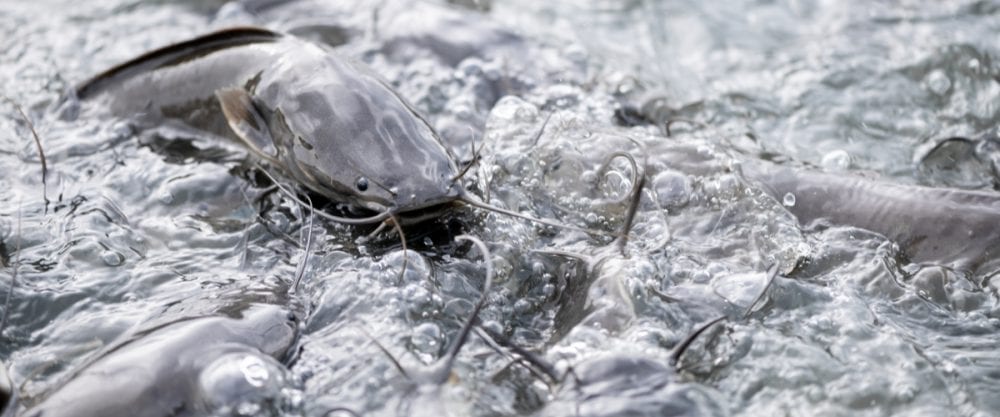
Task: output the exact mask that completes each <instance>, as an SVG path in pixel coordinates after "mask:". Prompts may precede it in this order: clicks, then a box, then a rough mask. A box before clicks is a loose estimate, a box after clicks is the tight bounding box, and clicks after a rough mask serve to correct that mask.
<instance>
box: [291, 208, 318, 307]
mask: <svg viewBox="0 0 1000 417" xmlns="http://www.w3.org/2000/svg"><path fill="white" fill-rule="evenodd" d="M306 201H308V202H309V223H308V225H307V226H306V227H307V229H306V244H305V251H304V252H303V253H302V260H300V261H299V264H298V265H296V267H295V281H293V283H292V289H291V294H295V293H297V292H299V283H300V282H302V276H303V275H305V272H306V264H307V263H308V262H309V253H310V252H311V251H312V242H313V219H314V218H315V214H316V210H314V209H313V203H312V199H311V198H309V196H308V195H307V196H306Z"/></svg>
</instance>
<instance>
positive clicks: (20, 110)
mask: <svg viewBox="0 0 1000 417" xmlns="http://www.w3.org/2000/svg"><path fill="white" fill-rule="evenodd" d="M0 99H3V100H4V101H6V102H8V103H10V104H11V105H12V106H14V109H16V110H17V112H18V113H20V114H21V119H23V120H24V123H26V124H27V125H28V129H29V130H31V136H32V137H34V138H35V148H36V149H37V150H38V159H39V160H40V161H41V162H42V199H44V200H45V208H46V211H47V210H48V203H49V196H48V185H47V184H46V177H47V176H48V172H49V164H48V162H46V159H45V150H43V149H42V139H41V138H40V137H39V136H38V132H37V131H36V130H35V124H34V123H31V119H29V118H28V115H27V114H25V113H24V109H23V108H21V105H20V104H17V102H15V101H14V100H12V99H10V97H7V96H5V95H3V94H0Z"/></svg>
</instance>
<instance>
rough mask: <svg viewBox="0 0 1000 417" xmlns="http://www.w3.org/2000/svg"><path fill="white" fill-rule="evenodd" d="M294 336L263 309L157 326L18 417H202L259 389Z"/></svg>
mask: <svg viewBox="0 0 1000 417" xmlns="http://www.w3.org/2000/svg"><path fill="white" fill-rule="evenodd" d="M296 329H297V323H296V320H295V319H294V315H293V314H291V312H290V311H289V310H287V309H285V308H283V307H279V306H274V305H266V304H251V305H248V306H244V307H243V310H242V311H241V312H240V316H238V317H226V316H209V317H199V318H193V319H185V320H181V321H176V322H172V323H169V324H165V325H162V326H160V327H157V328H155V329H152V330H149V331H147V332H144V333H142V334H139V335H137V336H134V337H133V338H131V339H130V340H127V341H125V342H123V343H121V344H119V345H117V346H114V347H112V348H111V349H109V350H107V351H105V352H103V353H102V354H101V355H100V356H99V357H98V358H97V359H96V360H94V361H93V362H91V363H90V364H88V365H86V366H84V367H83V368H82V369H80V370H79V371H77V372H76V373H75V374H74V375H73V376H72V378H71V379H69V380H68V381H67V382H66V383H65V384H63V385H61V386H59V387H58V388H57V389H55V390H54V391H52V392H51V393H49V394H48V395H47V396H45V397H44V398H43V399H42V400H41V401H40V402H39V403H37V404H35V405H34V406H32V407H31V408H30V409H28V410H27V412H26V413H25V414H24V415H26V416H31V417H54V416H77V417H86V416H94V417H97V416H102V417H107V416H134V417H145V416H148V417H159V416H163V417H166V416H200V415H210V414H211V413H213V412H215V411H217V410H218V409H219V408H220V407H225V406H227V405H232V404H233V403H234V402H239V401H242V400H245V399H246V397H247V396H252V395H253V393H252V392H248V391H253V389H255V388H261V387H263V386H264V385H266V384H267V383H268V382H269V380H270V379H271V378H273V377H274V375H273V374H274V373H275V372H276V370H275V369H274V367H273V366H269V364H274V363H275V362H274V361H273V360H272V359H281V358H282V357H283V356H284V355H285V354H286V353H288V350H289V349H290V348H291V346H292V345H293V344H294V342H295V340H296Z"/></svg>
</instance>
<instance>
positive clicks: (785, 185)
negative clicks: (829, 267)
mask: <svg viewBox="0 0 1000 417" xmlns="http://www.w3.org/2000/svg"><path fill="white" fill-rule="evenodd" d="M744 174H745V175H746V176H747V177H748V178H749V179H751V180H753V181H756V182H757V183H759V184H760V185H761V186H762V188H763V189H764V190H765V191H766V192H768V193H769V194H770V195H771V196H773V197H774V198H775V199H777V200H778V201H784V200H785V198H786V195H790V196H791V197H794V202H792V200H791V199H789V200H788V202H787V203H786V204H785V208H786V209H788V210H789V211H790V212H791V213H792V214H794V215H795V216H796V217H797V218H798V221H799V223H801V224H803V225H808V224H810V223H813V222H815V221H817V220H822V221H827V222H830V223H833V224H837V225H847V226H853V227H858V228H862V229H867V230H871V231H873V232H876V233H880V234H882V235H884V236H885V237H886V238H888V239H890V240H892V241H894V242H896V243H898V244H899V245H900V249H901V250H902V251H903V253H904V254H905V255H906V256H908V257H909V258H910V259H911V260H912V261H915V262H929V263H936V264H944V265H949V266H951V267H953V268H955V269H957V270H960V271H964V272H969V273H990V272H992V271H995V270H996V269H997V268H998V267H1000V263H998V258H1000V247H998V246H997V243H998V242H1000V229H998V228H997V227H998V225H1000V195H998V194H996V193H992V192H982V191H969V190H958V189H945V188H930V187H920V186H910V185H899V184H891V183H886V182H879V181H873V180H868V179H862V178H857V177H851V176H849V175H846V176H845V175H832V174H824V173H818V172H811V171H806V170H792V169H789V168H780V167H771V166H763V165H760V166H758V165H750V164H747V165H746V166H745V169H744ZM791 197H789V198H791Z"/></svg>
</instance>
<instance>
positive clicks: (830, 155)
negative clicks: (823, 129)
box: [821, 149, 851, 171]
mask: <svg viewBox="0 0 1000 417" xmlns="http://www.w3.org/2000/svg"><path fill="white" fill-rule="evenodd" d="M821 164H822V165H823V168H826V169H829V170H835V171H843V170H846V169H848V168H850V167H851V154H849V153H847V151H845V150H843V149H837V150H835V151H830V152H827V153H826V155H823V161H822V162H821Z"/></svg>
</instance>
